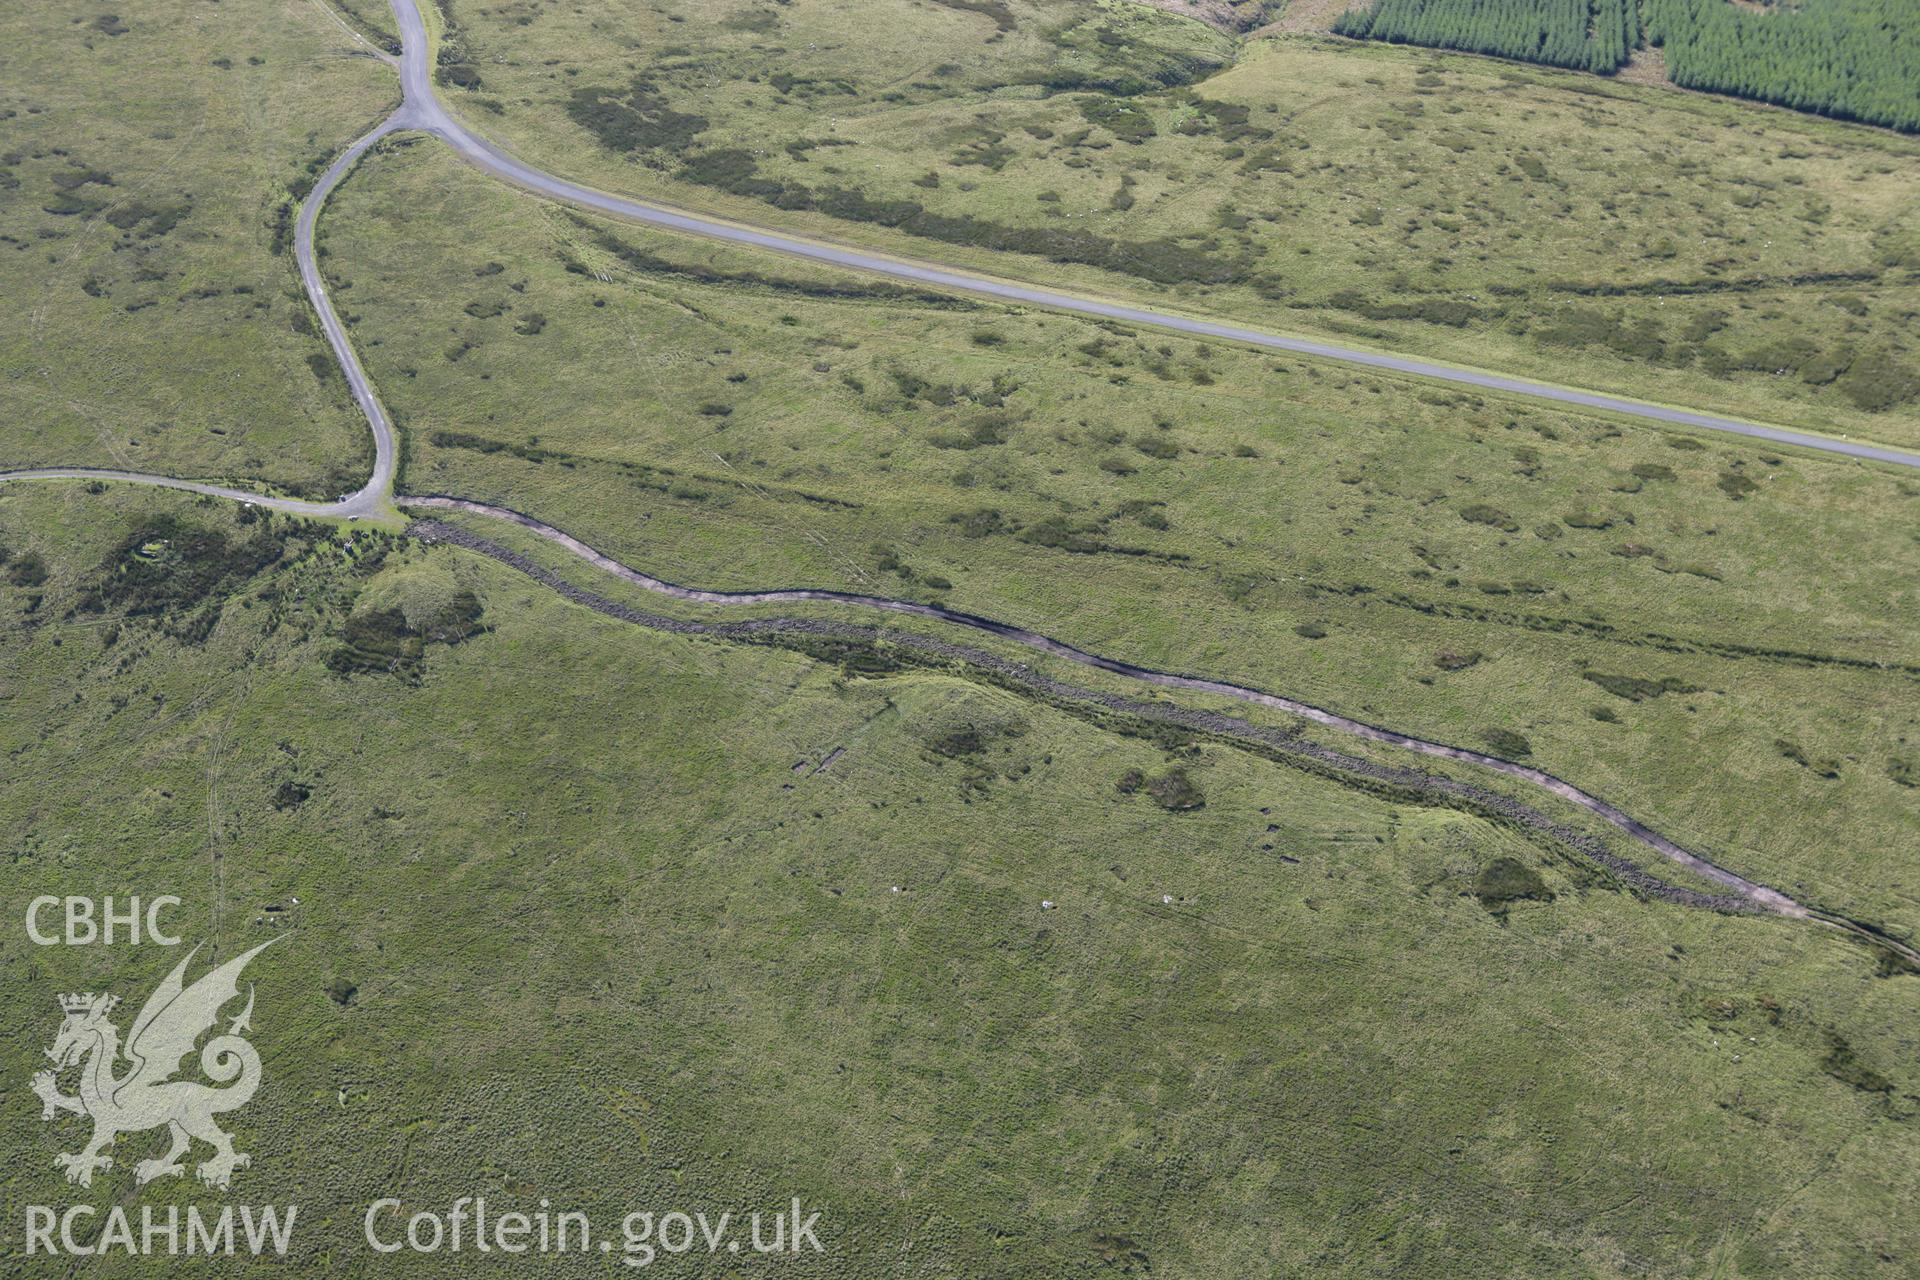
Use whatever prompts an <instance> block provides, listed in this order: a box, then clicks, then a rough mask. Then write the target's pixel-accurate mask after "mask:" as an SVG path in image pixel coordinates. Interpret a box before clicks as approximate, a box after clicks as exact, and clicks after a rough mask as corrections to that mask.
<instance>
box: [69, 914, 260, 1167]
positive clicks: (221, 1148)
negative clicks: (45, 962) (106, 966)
mask: <svg viewBox="0 0 1920 1280" xmlns="http://www.w3.org/2000/svg"><path fill="white" fill-rule="evenodd" d="M276 941H277V939H276ZM272 945H273V944H272V943H271V942H263V943H261V944H260V945H259V946H257V947H255V948H254V949H253V950H251V951H249V952H247V953H245V954H244V955H240V956H236V957H234V958H233V959H232V960H229V961H227V962H226V963H225V964H223V965H221V966H220V967H219V968H217V969H215V970H213V971H212V972H211V973H208V974H206V975H204V976H203V977H201V978H200V979H199V981H197V982H195V983H194V984H193V985H192V986H190V987H185V988H184V989H183V986H182V983H181V977H182V975H184V974H185V973H186V971H187V963H188V961H191V960H192V959H193V957H194V956H195V955H196V954H198V953H199V950H200V948H199V947H195V948H194V949H193V951H191V952H189V953H188V954H187V958H186V959H185V960H182V961H181V962H180V963H179V964H178V965H177V966H175V968H174V970H173V972H172V973H170V974H168V975H167V977H166V981H164V982H162V983H161V984H160V985H159V987H157V988H156V989H155V990H154V993H153V994H152V995H150V996H148V997H147V1002H146V1004H144V1005H142V1006H141V1007H140V1015H139V1016H138V1017H137V1018H135V1019H134V1020H133V1028H132V1030H131V1031H129V1032H128V1033H127V1043H126V1048H125V1050H124V1051H123V1050H122V1049H121V1046H120V1032H119V1029H118V1028H117V1027H115V1026H114V1025H113V1023H112V1022H111V1021H109V1020H108V1015H110V1014H111V1013H112V1012H113V1010H114V1007H115V1006H116V1005H118V1004H119V1003H120V1000H119V997H117V996H109V995H93V994H91V993H89V994H87V995H65V996H61V997H60V1008H61V1009H62V1010H64V1011H65V1013H66V1015H67V1016H66V1020H65V1021H64V1022H63V1023H61V1025H60V1034H59V1036H58V1037H56V1038H55V1040H54V1042H53V1047H52V1048H51V1049H48V1050H47V1056H48V1057H49V1058H51V1059H53V1066H54V1069H53V1070H52V1071H42V1072H40V1073H39V1074H38V1075H36V1076H34V1078H33V1091H34V1093H36V1094H38V1095H39V1097H40V1101H41V1103H42V1107H41V1111H40V1118H41V1119H42V1120H51V1119H53V1117H54V1115H55V1114H56V1113H57V1112H60V1111H72V1112H74V1113H76V1114H79V1115H85V1116H89V1117H91V1118H92V1120H93V1140H92V1141H91V1142H89V1143H87V1145H86V1149H85V1150H83V1151H80V1152H77V1153H75V1154H72V1155H59V1156H55V1157H54V1163H55V1164H56V1165H58V1166H59V1167H60V1168H62V1169H65V1170H66V1171H67V1181H68V1182H77V1183H79V1184H80V1185H81V1186H83V1187H85V1186H91V1185H92V1184H93V1173H94V1170H96V1169H111V1168H113V1157H112V1156H108V1155H102V1154H101V1153H102V1152H103V1151H105V1150H106V1148H108V1147H109V1146H111V1145H113V1141H114V1139H115V1138H117V1137H118V1136H119V1135H121V1134H123V1133H138V1132H140V1131H142V1130H145V1129H153V1128H157V1127H159V1126H160V1125H165V1126H166V1127H167V1131H168V1132H169V1133H170V1134H171V1135H172V1138H173V1145H172V1146H171V1147H170V1148H169V1149H168V1151H167V1153H166V1155H164V1156H162V1157H161V1158H160V1159H158V1160H142V1161H141V1162H140V1163H139V1164H137V1165H135V1166H134V1171H133V1176H134V1180H135V1182H137V1183H139V1184H142V1185H144V1184H146V1183H148V1182H151V1181H153V1180H154V1179H155V1178H158V1177H161V1176H163V1175H169V1174H170V1175H172V1176H174V1177H178V1176H180V1175H181V1174H183V1173H185V1172H186V1169H185V1168H184V1167H183V1166H182V1165H181V1163H180V1157H181V1156H183V1155H185V1154H186V1153H187V1149H188V1147H190V1146H191V1145H192V1143H191V1141H190V1140H191V1139H193V1138H198V1139H199V1140H200V1141H202V1142H204V1143H206V1144H208V1145H209V1146H211V1147H212V1148H213V1149H214V1154H213V1155H212V1156H211V1157H210V1158H208V1159H206V1160H202V1161H201V1162H200V1166H199V1168H198V1169H196V1170H195V1172H196V1173H198V1174H199V1176H200V1181H202V1182H204V1183H206V1184H207V1185H208V1186H210V1187H218V1188H221V1189H222V1190H224V1189H225V1188H226V1187H227V1185H228V1184H229V1183H230V1182H231V1181H232V1179H233V1171H234V1170H235V1169H244V1168H246V1167H247V1165H249V1164H251V1163H252V1157H250V1156H246V1155H242V1154H241V1153H239V1152H237V1151H235V1150H234V1149H233V1139H232V1138H231V1137H229V1136H228V1135H227V1134H226V1133H225V1132H223V1131H222V1130H221V1129H220V1127H219V1126H218V1125H216V1124H214V1122H213V1118H214V1117H215V1116H217V1115H219V1114H221V1113H222V1112H225V1111H233V1110H235V1109H237V1108H239V1107H243V1106H245V1105H246V1104H247V1100H248V1099H250V1098H252V1097H253V1091H254V1090H255V1089H257V1088H259V1087H260V1055H259V1054H258V1053H255V1052H254V1048H253V1046H252V1045H251V1044H248V1043H247V1041H246V1040H245V1039H244V1038H242V1036H241V1034H240V1033H241V1032H242V1031H251V1030H252V1029H253V1024H252V1022H251V1021H250V1019H251V1017H252V1015H253V988H252V986H251V985H249V986H248V988H247V1007H246V1008H245V1009H243V1010H241V1011H240V1014H239V1016H237V1017H235V1018H233V1019H232V1020H231V1021H230V1022H229V1023H228V1025H227V1031H226V1034H225V1035H218V1036H215V1037H214V1038H213V1039H211V1040H209V1041H207V1044H206V1047H205V1048H203V1049H201V1051H200V1069H201V1070H202V1071H204V1072H205V1073H206V1074H207V1076H208V1078H209V1079H211V1080H213V1081H215V1082H216V1083H218V1084H223V1085H226V1086H227V1087H226V1088H224V1089H216V1088H213V1087H212V1086H211V1085H205V1084H201V1083H200V1082H198V1081H196V1080H175V1079H173V1076H174V1074H175V1073H176V1072H178V1071H179V1070H180V1065H181V1059H183V1058H184V1057H186V1056H187V1055H188V1054H189V1053H192V1052H193V1046H194V1042H195V1041H197V1040H198V1039H199V1038H200V1037H201V1036H202V1035H203V1034H205V1033H206V1032H207V1031H208V1030H209V1029H210V1028H211V1027H212V1026H213V1025H214V1024H215V1023H216V1022H217V1021H219V1016H220V1007H221V1006H222V1005H224V1004H226V1003H227V1002H228V1001H229V1000H232V999H234V998H235V997H236V996H238V995H239V994H240V971H241V970H242V969H244V968H246V966H247V961H249V960H251V959H253V958H254V957H255V956H257V955H259V954H260V953H261V952H262V951H264V950H265V949H266V948H267V947H269V946H272ZM123 1052H124V1054H125V1056H126V1059H127V1061H128V1063H130V1064H131V1065H130V1066H129V1068H128V1070H127V1071H126V1073H125V1074H124V1075H120V1076H117V1077H116V1076H115V1075H114V1068H115V1066H116V1064H117V1063H118V1062H119V1059H120V1057H121V1055H122V1053H123ZM73 1066H79V1067H80V1092H79V1094H78V1095H75V1096H69V1095H67V1094H63V1093H61V1092H60V1088H59V1083H58V1078H59V1073H60V1072H62V1071H65V1070H66V1069H67V1068H69V1067H73ZM229 1082H232V1083H229Z"/></svg>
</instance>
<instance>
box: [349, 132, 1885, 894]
mask: <svg viewBox="0 0 1920 1280" xmlns="http://www.w3.org/2000/svg"><path fill="white" fill-rule="evenodd" d="M336 199H337V200H338V204H337V206H335V207H334V210H333V212H332V214H331V216H330V219H329V221H328V223H327V224H326V226H327V231H326V244H327V248H328V250H329V257H328V263H329V269H330V271H332V272H333V273H334V274H335V275H336V277H337V279H338V282H339V283H340V284H343V285H351V296H352V297H353V298H354V299H355V308H356V311H357V312H358V315H359V321H358V323H357V324H356V326H355V330H354V333H355V340H356V341H357V342H358V343H359V344H360V345H361V347H362V349H363V350H364V352H365V353H366V357H365V358H366V362H367V366H368V368H369V370H370V372H371V373H372V375H373V377H374V379H375V381H376V382H377V384H378V385H379V386H380V387H381V388H382V390H383V394H384V395H385V396H386V398H387V401H388V403H389V404H390V406H391V407H392V409H393V412H394V415H395V418H396V421H397V422H398V423H399V424H400V427H401V430H402V433H403V437H404V446H405V447H404V452H405V464H404V474H403V476H402V481H401V487H402V489H403V491H405V492H410V493H416V494H425V493H450V494H455V495H458V496H464V497H471V498H476V499H480V500H483V501H490V502H496V503H501V504H504V505H506V506H510V507H513V508H516V509H519V510H522V511H525V512H527V513H528V514H530V515H533V516H535V517H537V518H540V519H543V520H547V521H549V522H551V523H553V524H556V525H559V526H561V527H562V528H564V529H567V530H568V531H570V532H572V533H574V534H576V535H578V536H580V537H582V538H585V539H587V540H588V541H590V542H592V543H593V544H594V545H596V546H598V547H600V548H601V549H603V550H605V551H607V552H608V553H609V554H612V555H615V556H618V557H621V558H623V559H625V560H626V561H627V562H628V563H631V564H634V565H636V566H638V567H640V568H643V569H645V570H647V571H649V572H653V573H656V574H658V575H660V576H663V577H666V578H668V579H671V580H675V581H680V582H683V583H687V584H690V585H696V586H705V587H715V588H731V589H743V588H764V587H772V586H802V585H804V586H828V587H837V588H843V589H850V590H856V591H867V592H873V593H879V594H892V595H906V596H915V597H919V598H926V599H935V600H941V601H944V602H947V603H949V604H951V605H953V606H955V607H958V608H962V609H967V610H971V611H973V612H977V613H982V614H986V615H988V616H991V617H995V618H999V619H1002V620H1005V621H1009V622H1014V623H1017V624H1020V625H1025V626H1029V627H1033V628H1035V629H1038V630H1041V631H1044V632H1047V633H1049V634H1052V635H1055V636H1058V637H1059V638H1061V639H1064V640H1067V641H1069V642H1070V643H1073V644H1076V645H1079V646H1081V647H1083V648H1088V649H1092V650H1096V651H1098V652H1102V653H1106V654H1110V655H1112V656H1115V657H1120V658H1124V659H1127V660H1130V661H1134V662H1138V663H1142V664H1145V665H1151V666H1157V667H1161V668H1164V669H1177V670H1183V671H1195V672H1199V673H1203V674H1208V675H1214V676H1219V677H1222V678H1227V679H1233V680H1238V681H1241V682H1243V683H1250V684H1253V685H1256V686H1259V687H1262V688H1266V689H1270V690H1272V691H1274V692H1279V693H1284V694H1287V695H1290V696H1294V697H1299V698H1303V699H1306V700H1308V701H1311V702H1315V703H1318V704H1320V705H1323V706H1327V707H1329V708H1332V709H1334V710H1338V711H1340V712H1342V713H1344V714H1348V715H1353V716H1357V717H1360V718H1364V719H1370V720H1374V721H1376V722H1380V723H1385V724H1389V725H1391V726H1393V727H1395V728H1399V729H1402V730H1405V731H1407V732H1411V733H1415V734H1418V735H1420V736H1424V737H1429V738H1436V739H1440V740H1444V741H1453V742H1459V743H1462V744H1463V745H1469V746H1474V747H1485V746H1487V745H1488V744H1489V743H1490V742H1493V741H1499V742H1504V741H1506V740H1505V739H1495V738H1493V737H1492V736H1490V735H1497V734H1500V733H1503V732H1505V733H1517V734H1520V735H1521V736H1522V737H1523V738H1524V739H1525V740H1526V741H1525V745H1526V746H1527V747H1528V748H1529V749H1530V750H1531V753H1532V759H1533V760H1535V761H1536V762H1538V763H1540V764H1541V765H1542V766H1543V767H1546V768H1548V769H1550V770H1552V771H1554V772H1557V773H1559V774H1560V775H1561V776H1564V777H1567V778H1570V779H1572V780H1573V781H1575V782H1576V783H1578V784H1580V785H1582V786H1585V787H1587V788H1589V789H1590V790H1593V791H1595V792H1597V793H1598V794H1601V795H1603V796H1606V797H1607V798H1609V799H1611V800H1613V801H1615V802H1616V803H1619V804H1621V805H1623V806H1625V807H1626V808H1627V809H1629V810H1630V811H1632V812H1634V813H1636V814H1637V815H1639V816H1641V817H1642V818H1644V819H1646V820H1648V821H1650V822H1653V823H1654V824H1655V825H1656V826H1658V827H1660V828H1661V829H1662V830H1664V831H1666V832H1667V833H1668V834H1670V835H1672V836H1674V837H1675V838H1676V839H1679V840H1681V841H1682V842H1683V843H1687V844H1691V845H1693V846H1694V847H1697V848H1699V849H1701V850H1702V851H1703V852H1707V853H1709V856H1713V857H1715V858H1716V859H1717V860H1719V861H1721V862H1722V863H1723V864H1724V865H1728V866H1730V867H1732V868H1734V869H1736V870H1739V871H1741V872H1743V873H1744V874H1748V875H1751V876H1754V877H1756V878H1759V879H1762V880H1766V881H1769V882H1774V883H1777V884H1778V885H1779V886H1780V887H1781V888H1783V889H1785V890H1787V891H1788V892H1790V893H1794V894H1796V895H1800V896H1804V897H1806V898H1808V899H1810V900H1813V901H1817V902H1821V903H1823V904H1825V905H1828V906H1831V907H1835V908H1838V909H1841V910H1845V911H1847V912H1848V913H1849V914H1853V915H1857V916H1862V917H1864V918H1868V919H1871V920H1876V921H1880V922H1884V923H1889V924H1891V925H1893V926H1894V927H1897V928H1901V929H1911V928H1913V927H1914V925H1915V924H1916V923H1917V922H1920V901H1917V900H1916V897H1915V891H1916V881H1915V875H1916V867H1915V866H1914V864H1913V861H1912V859H1911V857H1910V855H1909V853H1908V852H1907V851H1909V850H1911V849H1913V848H1914V847H1915V844H1914V834H1915V826H1914V823H1915V818H1916V813H1915V806H1914V804H1913V796H1914V792H1913V790H1912V789H1911V783H1912V781H1913V775H1912V767H1911V762H1912V761H1913V758H1914V756H1915V755H1916V746H1917V745H1920V721H1917V720H1916V706H1915V704H1916V700H1915V697H1914V689H1915V673H1914V667H1915V665H1916V662H1920V658H1917V656H1916V644H1915V637H1914V633H1913V629H1912V618H1913V616H1914V605H1915V599H1914V582H1915V575H1914V574H1913V573H1912V572H1911V571H1910V570H1911V567H1912V566H1913V565H1914V563H1915V561H1916V557H1920V542H1916V540H1915V537H1914V534H1913V522H1912V520H1911V519H1910V518H1909V516H1910V513H1912V512H1914V511H1915V510H1916V509H1917V508H1916V504H1917V503H1920V485H1916V484H1915V483H1913V482H1912V481H1910V480H1907V479H1905V478H1904V477H1900V476H1897V475H1891V474H1886V473H1883V472H1879V471H1876V470H1873V469H1869V468H1865V467H1861V466H1858V465H1855V464H1853V463H1843V462H1836V461H1829V460H1823V459H1817V458H1812V457H1801V456H1799V455H1794V456H1783V455H1778V454H1770V453H1767V452H1765V451H1763V450H1759V449H1754V448H1750V447H1747V446H1744V445H1732V444H1728V443H1726V442H1724V441H1722V440H1717V439H1716V440H1696V439H1693V438H1690V437H1687V436H1685V435H1683V434H1678V433H1674V432H1667V431H1657V430H1651V429H1647V428H1643V427H1637V426H1616V425H1614V424H1611V423H1608V422H1605V421H1601V420H1596V419H1584V418H1578V417H1573V416H1569V415H1564V414H1559V413H1549V412H1542V411H1539V410H1536V409H1532V408H1529V407H1523V406H1519V405H1514V404H1507V403H1502V402H1499V401H1492V400H1489V401H1484V402H1483V401H1480V400H1475V399H1471V398H1465V397H1460V396H1443V395H1436V394H1435V393H1434V392H1433V391H1432V390H1431V389H1428V388H1425V387H1423V386H1421V385H1419V384H1411V383H1409V384H1402V383H1397V382H1393V381H1390V380H1386V379H1377V378H1372V377H1367V378H1355V377H1353V376H1351V375H1349V374H1346V373H1344V372H1342V371H1340V370H1337V369H1332V368H1322V367H1317V366H1314V365H1311V364H1307V363H1304V362H1288V361H1278V360H1275V359H1273V358H1271V357H1268V356H1262V355H1255V354H1253V353H1248V352H1242V351H1238V350H1234V349H1229V348H1226V347H1223V346H1218V345H1215V346H1213V347H1211V348H1209V347H1207V346H1205V345H1204V344H1197V343H1193V342H1188V341H1185V340H1172V339H1163V338H1162V337H1161V336H1159V335H1155V334H1151V333H1140V334H1129V333H1126V332H1124V331H1117V330H1114V329H1112V328H1110V327H1107V326H1103V325H1099V324H1095V323H1091V322H1083V321H1079V320H1074V319H1069V318H1065V317H1060V316H1055V315H1050V314H1044V313H1026V314H1020V313H1012V312H1007V311H1003V310H1000V309H994V308H987V307H984V306H963V307H956V306H955V305H954V304H952V303H951V302H949V301H947V300H944V299H939V298H925V299H915V298H913V297H901V296H898V292H897V291H894V290H891V289H888V288H886V287H882V286H875V285H873V284H872V283H871V282H864V281H860V280H857V279H852V278H848V277H839V276H835V275H833V274H832V273H828V272H824V271H815V270H812V269H809V268H806V267H804V266H802V265H796V264H793V263H790V262H786V261H783V260H779V259H772V258H763V257H756V256H749V255H747V254H745V253H742V252H739V251H734V250H725V249H720V248H718V247H715V246H711V245H708V244H705V243H703V242H700V241H695V240H679V239H672V238H668V237H664V236H655V235H652V234H650V233H647V232H644V231H641V230H639V229H636V228H632V227H624V226H617V225H613V224H601V223H597V222H593V221H591V220H586V219H582V218H577V217H575V216H573V215H571V214H569V213H567V212H564V211H562V210H558V209H556V208H554V207H552V206H550V205H547V204H544V203H542V202H540V201H537V200H533V199H530V198H528V197H525V196H522V195H518V194H516V193H513V192H511V191H508V190H505V189H503V188H501V187H499V186H497V185H494V184H490V183H488V182H487V181H486V180H485V179H483V178H480V177H478V176H476V175H473V174H472V173H470V172H469V171H467V170H465V169H464V168H462V167H461V166H460V165H459V164H458V163H457V162H456V161H454V160H453V159H451V158H450V157H448V156H446V155H445V154H444V153H443V152H441V151H440V150H438V149H436V148H434V147H432V146H430V145H427V144H424V143H415V144H408V143H407V142H405V141H404V140H401V141H399V142H397V143H395V144H393V145H390V146H388V147H386V148H384V149H382V150H381V151H380V152H379V153H377V154H375V155H374V156H372V157H370V158H369V160H368V161H367V162H366V163H365V164H364V165H363V166H362V167H361V169H360V170H359V171H358V172H357V173H356V175H355V177H354V179H353V181H352V182H351V183H349V184H348V185H347V186H346V187H345V188H343V189H342V191H341V192H340V193H339V195H338V196H337V197H336ZM1620 677H1624V678H1625V679H1621V678H1620ZM1496 749H1499V750H1510V749H1511V748H1507V747H1496Z"/></svg>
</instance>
